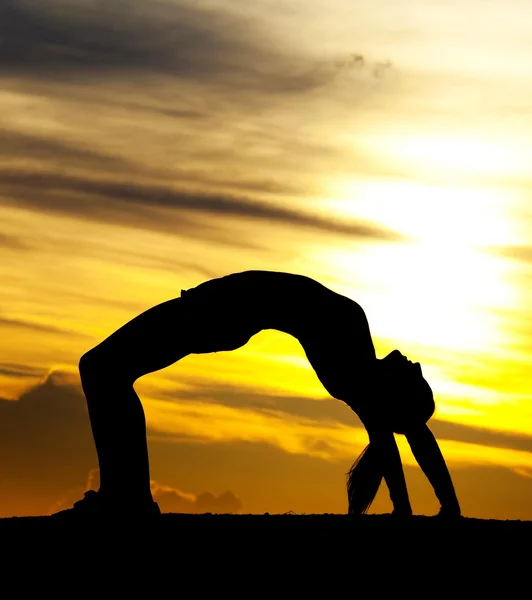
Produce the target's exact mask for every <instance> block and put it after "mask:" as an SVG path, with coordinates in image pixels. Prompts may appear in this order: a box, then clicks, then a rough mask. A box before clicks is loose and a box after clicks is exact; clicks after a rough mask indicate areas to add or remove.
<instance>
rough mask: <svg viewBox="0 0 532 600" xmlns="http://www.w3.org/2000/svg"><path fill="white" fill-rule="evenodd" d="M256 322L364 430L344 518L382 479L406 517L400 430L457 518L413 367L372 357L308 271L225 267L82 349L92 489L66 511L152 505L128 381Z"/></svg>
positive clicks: (142, 431) (227, 346)
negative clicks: (283, 336) (93, 454)
mask: <svg viewBox="0 0 532 600" xmlns="http://www.w3.org/2000/svg"><path fill="white" fill-rule="evenodd" d="M264 329H275V330H278V331H282V332H285V333H287V334H290V335H292V336H294V337H295V338H297V340H299V342H300V343H301V345H302V347H303V349H304V351H305V354H306V356H307V358H308V360H309V362H310V364H311V365H312V367H313V368H314V370H315V371H316V374H317V376H318V378H319V380H320V381H321V382H322V384H323V385H324V387H325V389H326V390H327V391H328V392H329V394H330V395H331V396H333V397H334V398H337V399H339V400H341V401H343V402H345V403H346V404H347V405H348V406H350V407H351V408H352V410H353V411H354V412H355V413H356V414H357V415H358V416H359V418H360V419H361V421H362V423H363V424H364V426H365V428H366V430H367V432H368V436H369V445H368V446H367V447H366V449H365V450H364V451H363V452H362V454H361V455H360V457H359V459H358V460H357V461H356V462H355V464H354V465H353V467H352V468H351V471H350V472H349V474H348V482H347V491H348V500H349V509H348V510H349V513H350V514H362V513H364V512H366V511H367V509H368V508H369V506H370V504H371V502H372V501H373V499H374V497H375V495H376V493H377V490H378V487H379V485H380V483H381V481H382V478H383V477H384V479H385V481H386V484H387V487H388V490H389V493H390V498H391V500H392V503H393V507H394V510H393V514H395V515H405V516H406V515H411V514H412V509H411V506H410V501H409V498H408V492H407V488H406V482H405V477H404V473H403V468H402V464H401V458H400V455H399V451H398V448H397V445H396V442H395V438H394V432H395V433H402V434H404V435H405V436H406V438H407V440H408V442H409V444H410V447H411V449H412V452H413V454H414V456H415V458H416V460H417V461H418V463H419V465H420V467H421V468H422V470H423V472H424V473H425V475H426V476H427V478H428V479H429V481H430V483H431V484H432V486H433V488H434V491H435V493H436V496H437V498H438V499H439V501H440V504H441V510H440V513H439V514H440V515H442V516H459V515H460V507H459V503H458V500H457V498H456V494H455V491H454V487H453V484H452V480H451V477H450V475H449V471H448V469H447V466H446V464H445V461H444V459H443V456H442V454H441V452H440V449H439V447H438V444H437V442H436V440H435V438H434V436H433V435H432V433H431V431H430V430H429V428H428V427H427V425H426V423H427V421H428V420H429V419H430V417H431V416H432V414H433V412H434V400H433V396H432V391H431V389H430V387H429V385H428V383H427V382H426V381H425V379H424V378H423V374H422V372H421V367H420V365H419V364H418V363H415V364H413V363H411V362H410V361H409V360H408V359H407V358H406V357H405V356H403V355H402V354H401V353H400V352H399V351H398V350H394V351H393V352H391V353H390V354H388V355H387V356H386V357H385V358H383V359H377V357H376V354H375V348H374V346H373V342H372V339H371V333H370V329H369V325H368V321H367V318H366V315H365V313H364V311H363V309H362V308H361V307H360V306H359V305H358V304H357V303H356V302H354V301H353V300H351V299H349V298H347V297H346V296H342V295H340V294H338V293H336V292H334V291H332V290H330V289H328V288H327V287H325V286H324V285H322V284H320V283H318V282H317V281H315V280H313V279H311V278H309V277H305V276H302V275H295V274H290V273H279V272H275V271H244V272H242V273H233V274H231V275H227V276H225V277H220V278H217V279H212V280H210V281H206V282H204V283H202V284H200V285H198V286H197V287H195V288H192V289H190V290H182V293H181V297H179V298H174V299H172V300H169V301H167V302H163V303H162V304H159V305H157V306H154V307H153V308H150V309H149V310H147V311H146V312H144V313H142V314H140V315H139V316H137V317H135V318H134V319H132V320H131V321H130V322H129V323H127V324H126V325H124V326H123V327H121V328H120V329H118V330H117V331H116V332H114V333H113V334H112V335H110V336H109V337H108V338H107V339H105V340H104V341H103V342H101V343H100V344H99V345H97V346H96V347H95V348H93V349H92V350H89V351H88V352H87V353H86V354H84V355H83V356H82V357H81V360H80V363H79V370H80V374H81V382H82V386H83V391H84V393H85V396H86V399H87V405H88V410H89V416H90V421H91V426H92V431H93V436H94V441H95V445H96V450H97V454H98V461H99V467H100V489H99V491H98V492H94V491H93V492H92V493H90V492H87V493H86V494H85V498H83V499H82V500H80V501H79V502H76V504H75V505H74V508H73V509H69V510H68V511H63V514H64V513H69V514H86V513H96V514H109V513H111V514H113V513H114V512H116V513H123V512H124V511H128V510H130V511H132V512H134V513H135V514H136V515H138V514H142V513H146V514H156V513H158V512H159V509H158V506H157V504H156V503H155V502H154V501H153V498H152V494H151V489H150V474H149V461H148V449H147V440H146V422H145V417H144V411H143V408H142V404H141V402H140V399H139V397H138V396H137V394H136V392H135V390H134V388H133V384H134V382H135V381H136V380H137V379H138V378H139V377H142V376H143V375H146V374H147V373H151V372H153V371H157V370H160V369H163V368H165V367H168V366H169V365H171V364H173V363H175V362H176V361H178V360H180V359H182V358H183V357H185V356H187V355H189V354H204V353H210V352H220V351H230V350H235V349H237V348H240V347H241V346H243V345H244V344H246V343H247V342H248V340H249V339H250V338H251V337H252V336H254V335H255V334H257V333H258V332H259V331H261V330H264ZM60 514H61V513H60Z"/></svg>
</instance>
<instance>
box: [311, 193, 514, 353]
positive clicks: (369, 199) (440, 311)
mask: <svg viewBox="0 0 532 600" xmlns="http://www.w3.org/2000/svg"><path fill="white" fill-rule="evenodd" d="M337 190H338V188H337ZM341 196H342V198H341V199H338V200H336V201H330V200H327V206H328V207H331V206H332V207H333V209H334V210H335V212H336V214H338V213H341V214H342V215H344V216H347V215H348V216H349V218H363V219H368V220H371V221H374V222H378V223H379V224H381V225H383V226H385V227H388V228H391V229H394V230H396V231H398V232H399V233H402V234H404V235H405V236H407V238H408V240H407V241H405V242H404V243H398V244H375V245H371V244H368V245H365V246H364V247H363V248H360V249H357V251H356V252H355V251H354V252H345V251H335V252H333V253H330V254H329V255H327V256H324V255H323V252H322V253H321V256H320V257H319V258H318V257H317V259H318V260H321V261H322V262H323V261H325V262H327V263H328V264H329V265H330V269H331V270H333V271H334V270H336V269H340V270H342V271H343V274H342V277H343V278H344V279H351V280H352V281H353V282H354V292H353V295H351V297H353V299H355V300H358V301H359V302H360V303H361V304H362V305H363V307H364V309H365V310H366V312H367V313H368V316H369V318H370V325H371V326H372V331H373V332H374V334H376V335H378V336H382V337H383V338H387V339H394V340H397V342H398V343H399V342H401V341H403V342H406V343H407V344H410V343H412V344H422V345H424V346H429V347H439V348H447V349H456V350H461V351H464V350H465V351H473V350H480V349H484V350H485V349H486V348H487V347H489V346H490V345H494V344H497V343H498V342H499V341H500V335H501V332H500V331H499V330H498V329H497V327H496V319H494V318H492V316H493V313H492V311H493V310H496V309H498V308H501V307H508V306H510V305H512V303H513V302H514V297H513V288H512V287H511V286H510V285H509V284H508V283H507V281H506V280H505V271H504V263H503V262H502V261H497V259H496V258H494V257H493V256H492V255H491V254H489V253H487V252H486V251H485V250H484V249H483V247H484V246H489V245H493V244H504V243H509V242H510V241H511V240H512V226H511V221H510V219H509V218H508V217H507V215H506V213H505V198H504V197H502V196H501V195H500V194H498V193H497V192H496V191H490V190H483V189H469V188H442V187H432V186H425V185H416V184H412V183H399V182H394V183H383V182H372V183H364V184H358V183H357V184H347V185H345V187H344V190H343V193H342V194H341ZM355 286H356V287H355ZM358 286H360V287H358ZM357 289H359V291H360V293H361V294H362V297H361V296H359V297H358V298H357V297H356V292H357Z"/></svg>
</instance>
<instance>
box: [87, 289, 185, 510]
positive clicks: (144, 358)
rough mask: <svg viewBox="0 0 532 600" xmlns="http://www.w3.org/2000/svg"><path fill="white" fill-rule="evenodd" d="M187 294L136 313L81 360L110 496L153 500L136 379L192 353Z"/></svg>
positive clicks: (103, 487) (104, 493) (103, 485)
mask: <svg viewBox="0 0 532 600" xmlns="http://www.w3.org/2000/svg"><path fill="white" fill-rule="evenodd" d="M187 313H188V311H184V310H183V308H182V300H181V298H176V299H173V300H169V301H167V302H164V303H162V304H159V305H157V306H154V307H153V308H150V309H149V310H147V311H146V312H144V313H142V314H140V315H139V316H137V317H135V318H134V319H132V320H131V321H129V322H128V323H127V324H126V325H124V326H123V327H121V328H120V329H118V330H117V331H116V332H114V333H113V334H111V335H110V336H109V337H108V338H107V339H106V340H104V341H103V342H102V343H101V344H99V345H98V346H96V347H95V348H93V349H92V350H89V351H88V352H87V353H86V354H84V355H83V356H82V358H81V360H80V363H79V370H80V375H81V382H82V386H83V391H84V393H85V396H86V399H87V406H88V410H89V417H90V422H91V426H92V432H93V436H94V442H95V445H96V451H97V454H98V461H99V466H100V493H101V497H102V499H103V498H104V497H105V498H107V499H109V500H110V501H115V500H119V498H120V497H121V496H123V495H126V496H127V497H128V502H132V503H136V502H138V503H145V502H147V501H148V502H151V500H152V497H151V490H150V472H149V461H148V447H147V440H146V421H145V416H144V411H143V408H142V404H141V402H140V399H139V397H138V396H137V394H136V392H135V390H134V388H133V384H134V382H135V381H136V380H137V379H138V378H139V377H141V376H143V375H145V374H147V373H151V372H153V371H157V370H159V369H163V368H165V367H167V366H169V365H171V364H173V363H175V362H176V361H178V360H179V359H181V358H183V357H184V356H186V355H187V354H189V353H190V350H189V348H190V345H191V327H190V316H188V315H187Z"/></svg>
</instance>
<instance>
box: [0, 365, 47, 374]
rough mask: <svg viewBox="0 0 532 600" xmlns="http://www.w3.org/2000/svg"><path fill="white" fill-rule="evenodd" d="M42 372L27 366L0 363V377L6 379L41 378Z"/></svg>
mask: <svg viewBox="0 0 532 600" xmlns="http://www.w3.org/2000/svg"><path fill="white" fill-rule="evenodd" d="M43 374H44V373H43V370H42V369H39V368H36V367H32V366H29V365H22V364H18V363H6V362H4V363H2V362H0V375H4V376H7V377H42V376H43Z"/></svg>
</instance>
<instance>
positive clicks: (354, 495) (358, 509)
mask: <svg viewBox="0 0 532 600" xmlns="http://www.w3.org/2000/svg"><path fill="white" fill-rule="evenodd" d="M382 477H383V474H382V469H381V461H380V459H379V456H378V452H377V451H376V448H375V445H373V446H372V445H371V443H369V444H368V445H367V446H366V447H365V448H364V450H362V452H361V453H360V456H359V457H358V458H357V459H356V460H355V462H354V463H353V466H352V467H351V469H349V472H348V473H347V500H348V510H347V512H348V513H349V514H350V515H362V514H365V513H366V512H367V511H368V510H369V507H370V506H371V503H372V502H373V500H374V499H375V496H376V495H377V491H378V489H379V486H380V484H381V481H382Z"/></svg>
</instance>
